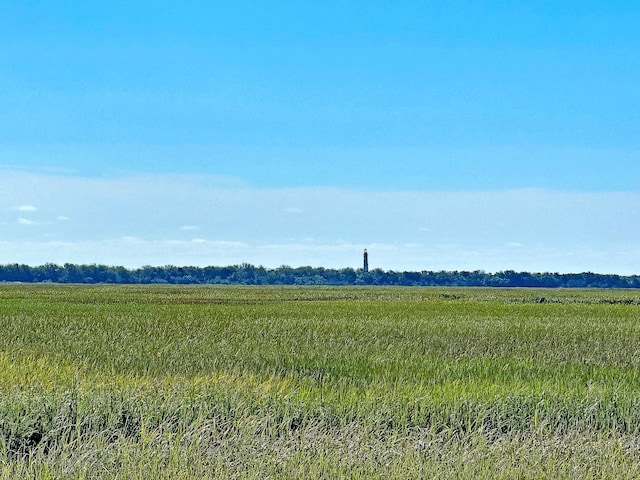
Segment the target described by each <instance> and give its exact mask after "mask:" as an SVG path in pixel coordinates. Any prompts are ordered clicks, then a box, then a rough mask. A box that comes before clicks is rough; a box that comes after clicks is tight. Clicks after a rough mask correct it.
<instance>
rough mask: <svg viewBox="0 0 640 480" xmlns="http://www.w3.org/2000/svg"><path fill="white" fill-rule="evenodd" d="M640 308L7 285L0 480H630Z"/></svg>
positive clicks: (472, 295) (0, 337)
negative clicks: (610, 479) (116, 478)
mask: <svg viewBox="0 0 640 480" xmlns="http://www.w3.org/2000/svg"><path fill="white" fill-rule="evenodd" d="M639 304H640V292H638V291H634V290H624V291H623V290H539V289H536V290H532V289H453V288H450V289H444V288H365V287H363V288H355V287H349V288H324V287H315V288H294V287H288V288H286V287H268V288H263V287H192V286H190V287H169V286H69V285H65V286H62V285H10V284H6V285H0V332H1V334H0V478H42V479H45V478H115V476H116V475H117V476H118V478H172V479H173V478H420V477H422V478H429V477H439V478H638V477H640V388H639V387H640V305H639Z"/></svg>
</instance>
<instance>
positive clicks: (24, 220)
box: [18, 218, 37, 225]
mask: <svg viewBox="0 0 640 480" xmlns="http://www.w3.org/2000/svg"><path fill="white" fill-rule="evenodd" d="M18 223H19V224H20V225H36V224H37V222H34V221H33V220H29V219H27V218H19V219H18Z"/></svg>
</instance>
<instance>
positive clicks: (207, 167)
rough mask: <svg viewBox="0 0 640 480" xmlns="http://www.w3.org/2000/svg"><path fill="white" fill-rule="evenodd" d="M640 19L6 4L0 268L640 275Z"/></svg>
mask: <svg viewBox="0 0 640 480" xmlns="http://www.w3.org/2000/svg"><path fill="white" fill-rule="evenodd" d="M638 25H640V5H638V4H636V3H635V2H615V1H613V2H590V1H583V2H570V3H569V2H556V1H554V2H552V1H538V2H506V1H474V2H471V1H451V2H416V1H394V2H382V1H370V2H348V1H338V0H336V1H331V0H330V1H323V2H287V1H269V2H260V1H252V2H195V1H183V2H164V1H156V2H145V1H140V2H120V1H110V2H101V1H91V2H73V1H64V0H62V1H56V2H47V1H37V2H36V1H28V0H27V1H24V0H23V1H3V2H0V263H9V262H20V263H31V264H39V263H43V262H46V261H52V262H57V263H64V262H67V261H69V262H82V263H108V264H123V265H127V266H139V265H144V264H159V265H163V264H169V263H173V264H200V265H206V264H216V265H221V264H231V263H240V262H244V261H248V262H251V263H255V264H263V265H266V266H278V265H281V264H289V265H307V264H308V265H315V266H327V267H340V266H353V267H356V266H358V265H359V262H360V256H361V251H362V249H363V248H365V247H367V248H368V249H369V251H370V258H371V266H372V267H378V266H379V267H381V268H384V269H395V270H402V269H409V270H423V269H448V270H454V269H471V270H474V269H485V270H488V271H496V270H502V269H516V270H534V271H587V270H591V271H599V272H605V273H638V272H640V240H638V239H640V227H638V226H636V223H637V222H634V220H635V219H636V218H637V214H638V207H639V206H640V187H639V185H640V136H639V135H638V132H640V89H639V88H638V85H639V84H640V62H638V61H637V59H638V55H637V52H638V51H640V30H638V28H637V26H638Z"/></svg>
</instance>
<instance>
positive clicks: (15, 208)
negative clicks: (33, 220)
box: [11, 205, 38, 212]
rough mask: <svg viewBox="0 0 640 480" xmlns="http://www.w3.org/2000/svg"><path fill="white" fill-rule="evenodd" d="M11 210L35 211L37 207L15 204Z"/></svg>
mask: <svg viewBox="0 0 640 480" xmlns="http://www.w3.org/2000/svg"><path fill="white" fill-rule="evenodd" d="M11 210H14V211H16V212H37V211H38V209H37V208H36V207H34V206H33V205H17V206H15V207H13V208H12V209H11Z"/></svg>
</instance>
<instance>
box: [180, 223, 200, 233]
mask: <svg viewBox="0 0 640 480" xmlns="http://www.w3.org/2000/svg"><path fill="white" fill-rule="evenodd" d="M180 230H184V231H186V232H188V231H193V230H200V227H198V226H196V225H184V226H182V227H180Z"/></svg>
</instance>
